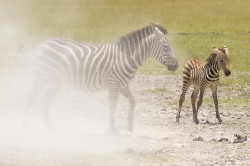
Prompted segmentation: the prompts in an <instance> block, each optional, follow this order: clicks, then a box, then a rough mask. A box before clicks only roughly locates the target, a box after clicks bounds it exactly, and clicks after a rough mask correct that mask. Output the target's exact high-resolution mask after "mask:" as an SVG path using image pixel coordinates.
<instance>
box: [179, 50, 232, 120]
mask: <svg viewBox="0 0 250 166" xmlns="http://www.w3.org/2000/svg"><path fill="white" fill-rule="evenodd" d="M229 62H230V60H229V56H228V48H227V47H226V46H224V47H223V48H216V47H213V53H212V54H211V55H210V56H209V57H208V59H207V61H206V62H202V61H200V60H198V59H197V60H190V61H188V62H187V63H186V65H185V67H184V70H183V87H182V93H181V96H180V100H179V110H178V112H177V115H176V122H177V123H179V119H180V113H181V107H182V104H183V102H184V100H185V95H186V92H187V90H188V88H189V87H190V86H191V85H194V90H193V93H192V95H191V103H192V109H193V121H194V123H196V124H198V123H199V121H198V119H197V114H198V110H199V108H200V106H201V104H202V100H203V95H204V92H205V89H206V88H207V87H209V88H210V89H211V91H212V96H213V99H214V105H215V111H216V118H217V119H218V120H219V122H220V123H222V120H221V118H220V114H219V110H218V99H217V83H218V80H219V72H220V70H223V71H224V74H225V75H226V76H229V75H230V74H231V71H230V68H229ZM199 93H200V94H199ZM198 94H199V100H198V103H197V108H196V107H195V104H196V98H197V96H198Z"/></svg>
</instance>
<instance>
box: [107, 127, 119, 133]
mask: <svg viewBox="0 0 250 166" xmlns="http://www.w3.org/2000/svg"><path fill="white" fill-rule="evenodd" d="M106 135H119V132H118V131H117V130H116V129H115V128H109V129H108V131H107V133H106Z"/></svg>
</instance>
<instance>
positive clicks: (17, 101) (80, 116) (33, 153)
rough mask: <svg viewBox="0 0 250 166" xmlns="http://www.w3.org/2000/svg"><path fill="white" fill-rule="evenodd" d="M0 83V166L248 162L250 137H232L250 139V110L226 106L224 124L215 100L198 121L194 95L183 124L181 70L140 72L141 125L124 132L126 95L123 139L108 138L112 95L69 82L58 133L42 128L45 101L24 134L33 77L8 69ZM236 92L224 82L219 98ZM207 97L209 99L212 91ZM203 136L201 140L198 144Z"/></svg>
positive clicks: (122, 107) (120, 116) (120, 118)
mask: <svg viewBox="0 0 250 166" xmlns="http://www.w3.org/2000/svg"><path fill="white" fill-rule="evenodd" d="M0 80H1V81H0V99H1V100H0V125H1V126H0V133H1V135H0V139H1V142H0V166H6V165H8V166H9V165H15V166H16V165H17V166H19V165H25V166H27V165H32V166H34V165H41V166H44V165H46V166H47V165H51V166H52V165H53V166H56V165H67V166H71V165H72V166H73V165H74V166H75V165H77V166H78V165H79V166H80V165H88V166H99V165H100V166H117V165H119V166H134V165H138V166H165V165H172V166H179V165H193V166H203V165H204V166H205V165H211V166H212V165H214V166H217V165H237V166H243V165H244V166H247V165H250V142H249V138H248V141H245V142H243V143H233V141H234V139H235V138H236V137H234V134H240V135H242V136H248V137H250V127H249V126H250V112H249V111H242V109H243V108H242V106H240V105H239V106H238V107H232V106H230V104H223V103H220V104H219V110H220V113H221V118H222V119H223V120H224V124H218V123H217V119H216V118H215V112H214V107H213V103H212V99H211V100H210V101H211V102H205V103H204V104H203V105H202V107H201V109H200V112H199V115H198V118H199V120H200V122H201V124H199V125H195V124H193V123H192V111H191V104H190V93H189V94H187V97H186V101H185V104H184V106H183V111H182V114H181V115H182V117H181V120H180V123H179V124H176V123H175V114H176V111H177V103H178V98H179V95H180V90H181V76H180V75H166V76H143V75H137V76H136V77H135V78H134V79H133V81H132V82H131V85H130V87H131V89H132V91H133V92H134V94H135V98H136V101H137V105H136V108H135V129H134V132H133V133H129V132H128V131H126V116H127V110H128V102H127V101H126V99H125V98H123V97H120V98H119V104H118V109H117V114H116V127H117V129H118V130H119V131H120V135H119V136H112V135H105V132H106V129H107V121H108V100H107V92H105V91H103V92H98V93H94V94H91V93H80V92H77V91H74V90H72V89H70V88H67V87H63V88H62V89H61V90H60V92H59V93H58V95H57V96H56V98H55V100H54V101H53V102H52V104H51V119H52V121H53V123H54V125H55V127H56V128H57V129H58V133H56V134H53V133H49V132H48V131H47V130H46V128H44V126H43V123H42V113H41V110H40V109H39V102H38V103H37V104H36V105H35V106H34V108H33V112H32V114H31V117H30V123H29V131H28V132H26V133H23V132H22V130H21V125H20V124H21V121H22V115H23V114H22V113H23V110H24V108H25V101H26V97H27V94H28V92H29V89H30V82H31V79H30V77H29V76H27V75H26V74H25V72H21V73H20V72H19V71H10V70H6V71H5V70H3V71H1V72H0ZM156 88H158V89H156ZM248 88H249V87H248ZM247 90H248V91H249V89H247ZM236 94H237V95H238V92H235V93H233V94H229V93H228V92H227V91H223V87H221V88H220V87H219V100H220V98H228V97H232V98H233V97H235V96H236ZM236 97H237V96H236ZM205 98H208V99H210V98H211V93H210V92H209V91H207V93H206V96H205ZM232 102H233V100H232ZM199 136H201V137H202V139H203V140H202V141H194V139H197V138H198V137H199ZM220 139H228V141H219V140H220Z"/></svg>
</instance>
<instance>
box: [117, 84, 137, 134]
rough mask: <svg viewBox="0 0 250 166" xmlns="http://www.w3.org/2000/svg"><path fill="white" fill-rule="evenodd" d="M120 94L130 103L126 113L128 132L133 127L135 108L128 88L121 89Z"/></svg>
mask: <svg viewBox="0 0 250 166" xmlns="http://www.w3.org/2000/svg"><path fill="white" fill-rule="evenodd" d="M120 92H121V93H122V95H123V96H124V97H126V98H127V99H128V101H129V103H130V108H129V113H128V126H127V128H128V130H129V131H130V132H132V131H133V127H134V108H135V97H134V96H133V94H132V93H131V91H130V89H129V87H128V86H126V87H123V88H121V90H120Z"/></svg>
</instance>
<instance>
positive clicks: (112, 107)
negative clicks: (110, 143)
mask: <svg viewBox="0 0 250 166" xmlns="http://www.w3.org/2000/svg"><path fill="white" fill-rule="evenodd" d="M118 95H119V87H118V86H117V85H111V86H110V88H109V131H108V133H111V134H118V132H117V130H116V129H115V125H114V121H115V112H116V107H117V100H118Z"/></svg>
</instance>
